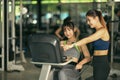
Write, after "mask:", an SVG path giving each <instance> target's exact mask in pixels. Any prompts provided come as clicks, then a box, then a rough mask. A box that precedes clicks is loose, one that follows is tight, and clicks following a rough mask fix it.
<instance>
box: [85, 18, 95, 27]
mask: <svg viewBox="0 0 120 80" xmlns="http://www.w3.org/2000/svg"><path fill="white" fill-rule="evenodd" d="M86 19H87V24H88V25H90V27H91V28H95V25H96V23H97V19H96V17H92V16H86Z"/></svg>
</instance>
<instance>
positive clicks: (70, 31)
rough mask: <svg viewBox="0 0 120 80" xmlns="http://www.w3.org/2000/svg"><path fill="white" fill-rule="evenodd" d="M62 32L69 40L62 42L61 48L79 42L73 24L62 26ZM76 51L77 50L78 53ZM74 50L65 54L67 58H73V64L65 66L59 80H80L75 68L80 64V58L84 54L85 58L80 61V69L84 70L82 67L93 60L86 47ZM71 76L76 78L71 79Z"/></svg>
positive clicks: (68, 23) (75, 47)
mask: <svg viewBox="0 0 120 80" xmlns="http://www.w3.org/2000/svg"><path fill="white" fill-rule="evenodd" d="M62 31H63V32H64V35H65V37H66V38H67V40H64V41H61V47H62V46H64V45H66V44H68V45H70V44H72V43H75V42H76V41H77V39H76V37H75V32H74V24H73V22H67V23H64V24H63V26H62ZM74 49H76V51H75V50H74ZM74 49H71V50H70V51H68V52H65V53H64V54H65V55H66V56H67V58H69V57H70V58H73V62H71V63H70V64H68V65H65V66H64V67H63V68H62V69H61V70H60V72H59V80H78V79H77V77H76V76H78V74H76V73H77V72H76V70H75V66H76V64H77V63H78V60H79V57H80V56H81V54H82V53H83V56H84V58H83V59H82V60H81V61H80V65H79V66H80V69H81V68H82V66H83V65H84V64H85V63H87V62H89V61H90V59H91V58H90V53H89V51H88V49H87V46H86V45H82V46H74ZM72 50H73V51H72ZM72 52H73V53H72ZM68 69H69V70H68ZM71 70H73V72H70V71H71ZM70 75H74V76H73V77H74V78H73V77H72V78H73V79H69V78H70V77H71V76H70ZM63 76H64V77H63Z"/></svg>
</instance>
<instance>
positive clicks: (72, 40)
mask: <svg viewBox="0 0 120 80" xmlns="http://www.w3.org/2000/svg"><path fill="white" fill-rule="evenodd" d="M67 42H68V43H73V42H76V38H75V37H72V38H70V39H68V40H67Z"/></svg>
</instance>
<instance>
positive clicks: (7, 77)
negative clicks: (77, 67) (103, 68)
mask: <svg viewBox="0 0 120 80" xmlns="http://www.w3.org/2000/svg"><path fill="white" fill-rule="evenodd" d="M22 65H23V66H24V68H25V71H21V72H19V71H12V72H6V71H0V80H39V74H40V70H41V69H40V68H38V67H35V66H34V65H33V64H32V63H30V58H27V63H22ZM84 67H87V68H86V70H85V71H84V72H83V73H82V75H81V77H82V80H92V79H91V77H92V66H90V65H89V66H88V65H85V66H84ZM119 70H120V62H114V63H113V66H112V70H111V73H110V76H109V78H108V80H120V71H119Z"/></svg>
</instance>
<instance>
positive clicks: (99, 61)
mask: <svg viewBox="0 0 120 80" xmlns="http://www.w3.org/2000/svg"><path fill="white" fill-rule="evenodd" d="M86 19H87V24H88V25H90V27H91V28H95V30H96V31H95V33H93V34H92V35H90V36H88V37H86V38H83V39H81V40H79V41H78V42H75V43H73V44H72V45H65V46H63V48H64V50H68V49H70V48H72V47H74V46H82V45H84V44H88V43H91V42H92V44H93V48H94V53H93V78H94V80H107V77H108V75H109V72H110V66H109V62H108V50H109V44H110V43H109V39H110V36H109V33H108V30H107V27H106V23H105V20H104V18H103V16H102V13H101V12H100V11H98V10H89V11H88V12H87V14H86ZM76 69H80V65H79V63H78V64H77V66H76Z"/></svg>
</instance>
